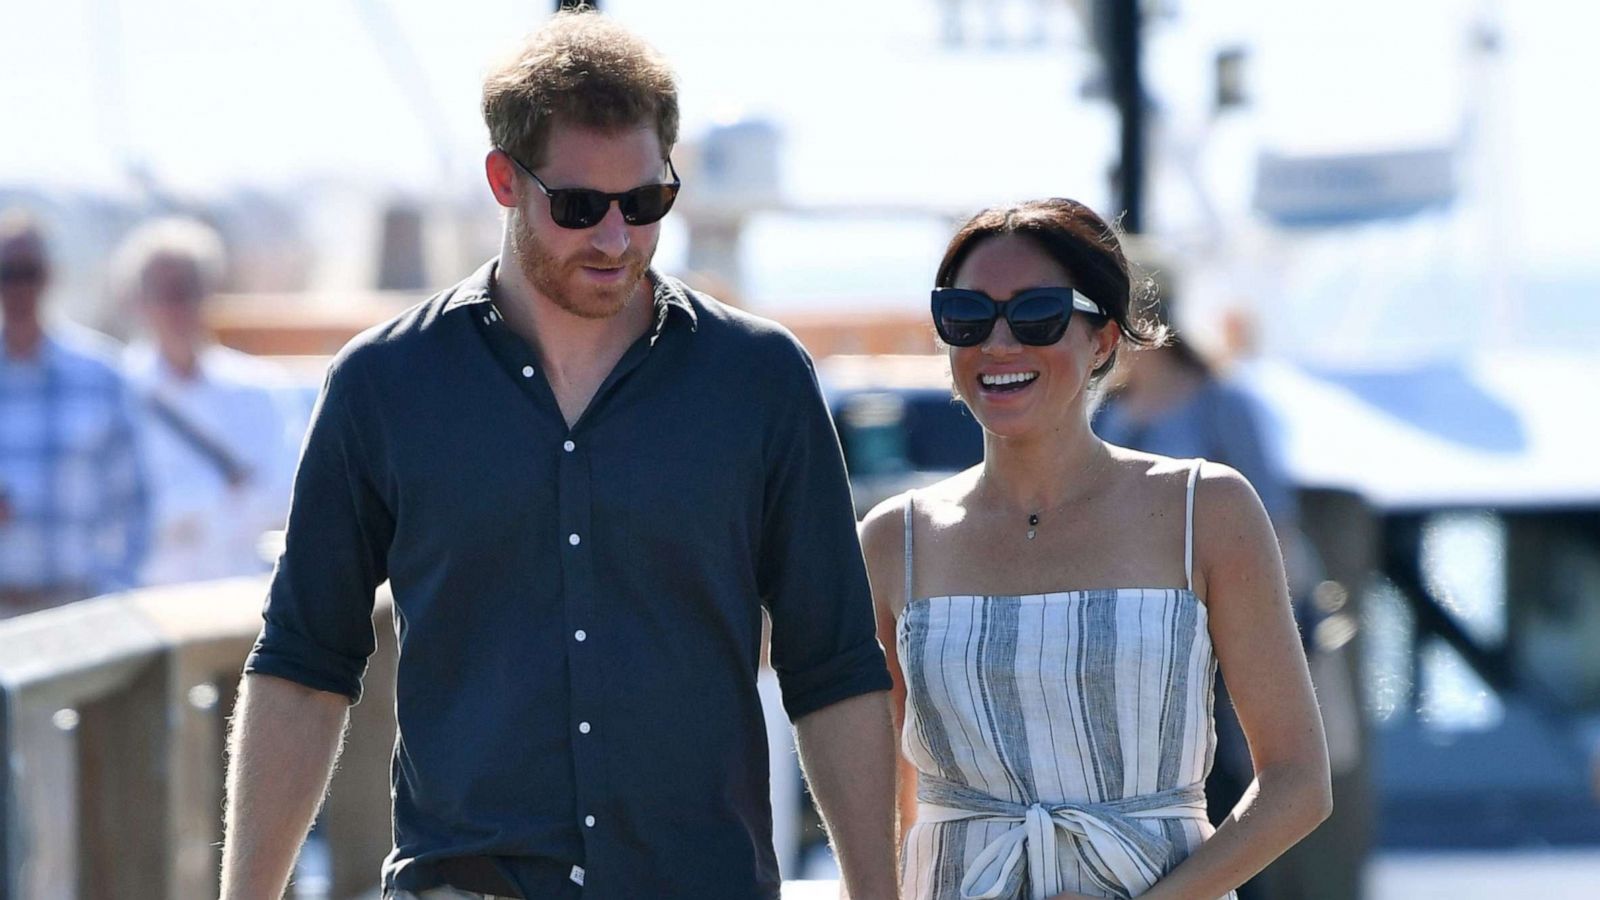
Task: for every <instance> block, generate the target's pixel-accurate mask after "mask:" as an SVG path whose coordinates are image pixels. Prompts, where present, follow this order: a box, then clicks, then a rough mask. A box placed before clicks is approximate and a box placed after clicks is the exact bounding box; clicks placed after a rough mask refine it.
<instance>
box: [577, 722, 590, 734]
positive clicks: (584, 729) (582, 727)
mask: <svg viewBox="0 0 1600 900" xmlns="http://www.w3.org/2000/svg"><path fill="white" fill-rule="evenodd" d="M578 733H579V734H588V733H589V723H588V722H579V723H578Z"/></svg>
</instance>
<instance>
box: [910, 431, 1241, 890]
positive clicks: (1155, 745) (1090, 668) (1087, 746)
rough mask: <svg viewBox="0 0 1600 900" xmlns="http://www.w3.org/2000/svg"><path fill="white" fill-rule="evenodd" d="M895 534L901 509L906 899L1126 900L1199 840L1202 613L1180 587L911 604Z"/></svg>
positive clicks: (1207, 740)
mask: <svg viewBox="0 0 1600 900" xmlns="http://www.w3.org/2000/svg"><path fill="white" fill-rule="evenodd" d="M1199 465H1200V461H1199V460H1196V461H1195V464H1194V466H1193V468H1191V470H1190V474H1189V484H1188V502H1187V504H1186V517H1185V518H1186V524H1185V538H1184V545H1185V546H1184V554H1185V559H1184V571H1185V573H1186V577H1188V579H1189V584H1190V585H1191V587H1192V585H1193V577H1192V569H1193V553H1194V550H1193V547H1194V542H1193V521H1194V486H1195V480H1196V478H1197V476H1198V473H1199ZM911 522H912V499H911V498H910V497H909V496H908V497H907V499H906V594H905V596H906V597H907V598H910V599H908V601H907V603H906V605H905V608H904V610H903V611H902V612H901V616H900V620H899V622H898V631H897V636H896V643H897V647H898V648H899V653H900V665H901V667H902V668H903V670H904V673H905V681H906V716H905V730H904V733H903V735H902V749H903V752H904V753H905V755H906V757H907V758H908V759H909V760H910V762H911V764H912V765H913V766H915V767H916V769H917V772H918V791H917V799H918V811H917V822H916V824H915V825H914V826H913V827H912V828H911V830H910V832H909V833H908V834H907V836H906V846H905V854H904V857H903V861H902V872H901V882H902V886H903V890H904V894H905V897H906V898H907V900H979V898H982V900H1044V898H1046V897H1049V896H1052V895H1054V894H1057V893H1060V892H1062V891H1076V892H1078V893H1081V894H1086V895H1088V896H1091V897H1118V898H1127V897H1137V896H1138V895H1140V894H1141V893H1143V892H1144V891H1146V890H1148V889H1149V887H1150V885H1151V884H1153V883H1154V882H1155V881H1156V880H1157V879H1159V878H1160V877H1161V876H1162V875H1163V874H1164V873H1166V872H1168V871H1170V870H1171V869H1172V868H1173V867H1174V866H1176V865H1177V864H1178V863H1179V862H1181V861H1183V859H1184V858H1185V857H1187V856H1188V855H1189V854H1190V853H1192V852H1193V851H1194V850H1195V848H1197V847H1198V846H1199V845H1200V844H1201V843H1202V842H1203V841H1205V840H1206V839H1207V838H1208V837H1210V836H1211V834H1212V831H1213V829H1212V827H1211V825H1210V823H1209V822H1208V821H1207V820H1206V807H1205V794H1204V790H1203V785H1204V783H1205V778H1206V774H1207V772H1209V770H1210V768H1211V758H1212V753H1213V750H1214V748H1215V735H1214V732H1213V728H1212V719H1211V707H1212V685H1213V683H1214V681H1215V674H1216V657H1215V656H1214V655H1213V653H1212V648H1211V638H1210V634H1209V632H1208V630H1207V627H1206V607H1205V604H1204V603H1202V602H1201V601H1200V599H1199V598H1198V597H1197V596H1196V595H1195V594H1194V592H1193V591H1192V590H1191V589H1189V588H1183V589H1177V588H1160V589H1145V588H1121V589H1114V590H1096V591H1061V592H1056V593H1048V594H1032V595H1027V596H1020V597H1013V596H993V595H983V596H956V597H917V596H916V595H915V594H914V593H913V591H912V584H913V578H912V573H913V566H912V560H913V556H912V544H911ZM1228 897H1229V898H1230V900H1231V898H1232V897H1233V895H1232V894H1231V893H1230V894H1229V895H1228Z"/></svg>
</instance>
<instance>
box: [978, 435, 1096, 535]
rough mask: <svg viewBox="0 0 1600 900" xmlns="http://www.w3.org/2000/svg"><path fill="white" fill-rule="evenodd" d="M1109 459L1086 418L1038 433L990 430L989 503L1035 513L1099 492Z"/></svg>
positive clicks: (984, 473) (985, 476) (982, 479)
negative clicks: (1003, 434) (993, 432)
mask: <svg viewBox="0 0 1600 900" xmlns="http://www.w3.org/2000/svg"><path fill="white" fill-rule="evenodd" d="M1110 463H1111V454H1110V452H1109V451H1107V450H1106V446H1105V444H1104V443H1103V442H1102V441H1101V440H1100V439H1099V438H1098V437H1095V434H1094V432H1093V431H1092V430H1090V428H1089V422H1088V420H1087V418H1073V419H1071V420H1068V421H1066V422H1063V423H1062V425H1061V426H1060V427H1059V428H1058V429H1056V430H1053V431H1051V432H1049V433H1046V434H1041V435H1038V436H1036V437H1030V438H1001V437H996V436H994V435H985V436H984V453H983V468H982V470H981V473H980V475H979V483H980V487H981V490H982V492H983V493H984V494H986V495H987V498H988V500H989V502H991V503H993V504H995V505H996V506H998V507H1000V508H1002V509H1007V510H1010V511H1014V512H1015V511H1021V512H1025V513H1029V514H1033V513H1038V512H1040V511H1042V510H1051V509H1055V508H1057V507H1060V506H1063V505H1065V504H1067V503H1069V502H1076V501H1078V500H1081V499H1082V498H1084V497H1086V496H1088V495H1090V494H1092V493H1094V492H1095V491H1096V490H1097V489H1098V488H1099V487H1100V485H1101V484H1102V483H1103V481H1104V475H1105V471H1106V468H1107V467H1108V466H1109V465H1110Z"/></svg>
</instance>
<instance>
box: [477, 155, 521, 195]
mask: <svg viewBox="0 0 1600 900" xmlns="http://www.w3.org/2000/svg"><path fill="white" fill-rule="evenodd" d="M483 174H484V176H485V177H486V178H487V179H488V180H489V192H490V193H491V194H494V201H495V202H496V203H498V204H500V205H501V206H504V207H506V208H507V209H516V207H517V204H518V202H519V201H520V200H521V197H520V196H519V191H518V190H517V164H516V163H514V162H512V161H511V157H509V156H506V155H505V153H503V152H502V151H500V150H498V149H495V150H490V151H489V155H488V156H486V157H484V159H483Z"/></svg>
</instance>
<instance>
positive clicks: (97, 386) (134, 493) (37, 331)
mask: <svg viewBox="0 0 1600 900" xmlns="http://www.w3.org/2000/svg"><path fill="white" fill-rule="evenodd" d="M49 283H50V260H49V255H48V253H47V252H46V247H45V240H44V233H43V230H42V228H41V227H40V224H39V222H38V220H37V219H35V218H34V217H33V216H32V215H31V214H29V213H27V212H25V211H22V210H17V209H13V210H7V211H4V212H0V617H4V616H11V615H19V614H21V613H26V612H31V611H33V610H37V609H44V608H46V607H50V606H57V605H60V604H62V603H68V602H71V601H73V600H80V599H83V598H85V597H91V596H94V595H97V594H103V593H107V592H110V591H116V590H121V589H125V588H129V587H132V586H133V585H134V584H135V583H136V582H137V579H138V571H139V566H140V564H141V562H142V561H143V559H144V555H145V551H146V548H147V547H148V544H149V531H150V523H149V504H148V500H147V490H146V484H145V477H144V472H143V468H142V463H141V461H140V458H139V449H138V444H139V442H138V434H137V426H136V423H135V418H134V411H133V406H132V400H131V392H130V390H129V387H128V384H127V382H126V380H125V379H124V377H123V375H122V373H121V372H120V371H119V370H118V368H117V362H116V350H115V347H114V345H112V344H111V342H110V341H109V340H108V339H106V338H104V337H103V336H101V335H98V334H96V333H94V332H91V331H89V330H87V329H84V328H82V327H79V326H76V325H73V324H70V323H67V322H57V321H47V320H46V318H45V316H44V314H43V309H42V304H43V301H44V296H45V290H46V288H47V287H48V286H49Z"/></svg>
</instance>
